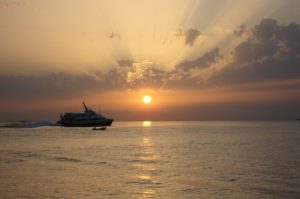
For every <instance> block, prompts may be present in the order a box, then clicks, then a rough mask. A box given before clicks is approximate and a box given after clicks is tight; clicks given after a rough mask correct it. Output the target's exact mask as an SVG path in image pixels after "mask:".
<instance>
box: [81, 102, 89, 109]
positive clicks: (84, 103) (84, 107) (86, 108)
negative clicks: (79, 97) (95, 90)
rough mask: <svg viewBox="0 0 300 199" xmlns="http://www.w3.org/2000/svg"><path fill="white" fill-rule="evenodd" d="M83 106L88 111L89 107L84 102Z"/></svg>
mask: <svg viewBox="0 0 300 199" xmlns="http://www.w3.org/2000/svg"><path fill="white" fill-rule="evenodd" d="M82 105H83V107H84V109H85V110H87V109H88V108H87V106H86V105H85V103H84V101H82Z"/></svg>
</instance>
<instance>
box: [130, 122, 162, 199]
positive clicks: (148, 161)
mask: <svg viewBox="0 0 300 199" xmlns="http://www.w3.org/2000/svg"><path fill="white" fill-rule="evenodd" d="M150 126H151V121H144V122H143V127H150ZM150 130H151V129H150V128H149V129H148V128H147V129H144V132H143V137H142V139H141V141H140V146H141V151H142V154H141V156H140V157H139V158H140V159H141V160H142V162H141V163H140V164H139V165H138V167H139V168H140V169H141V170H140V172H139V173H138V174H137V176H136V177H137V179H138V180H139V181H141V183H143V184H144V185H145V187H143V189H142V190H141V194H142V195H141V197H140V199H142V198H154V197H155V195H156V191H155V190H154V189H152V188H150V187H149V185H152V184H153V183H155V182H156V181H155V176H153V172H154V171H156V170H158V169H159V168H158V167H157V165H156V164H155V162H156V161H157V159H158V156H157V154H156V153H155V150H154V147H155V145H154V143H153V140H152V136H151V133H150Z"/></svg>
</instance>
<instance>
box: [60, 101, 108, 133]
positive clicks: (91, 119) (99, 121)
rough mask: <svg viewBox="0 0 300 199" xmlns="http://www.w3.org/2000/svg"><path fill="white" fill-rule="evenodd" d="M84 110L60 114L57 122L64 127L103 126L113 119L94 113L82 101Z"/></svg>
mask: <svg viewBox="0 0 300 199" xmlns="http://www.w3.org/2000/svg"><path fill="white" fill-rule="evenodd" d="M82 104H83V107H84V111H83V112H79V113H64V114H61V115H60V121H58V124H60V125H61V126H66V127H99V126H100V127H105V126H110V125H111V124H112V123H113V121H114V120H113V119H111V118H106V117H104V116H103V115H101V114H100V113H96V112H95V111H93V110H92V109H90V108H89V107H87V106H86V105H85V103H84V102H82Z"/></svg>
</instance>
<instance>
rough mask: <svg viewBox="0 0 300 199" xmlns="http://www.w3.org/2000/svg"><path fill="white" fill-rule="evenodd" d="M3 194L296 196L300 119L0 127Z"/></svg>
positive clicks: (299, 189) (191, 198)
mask: <svg viewBox="0 0 300 199" xmlns="http://www.w3.org/2000/svg"><path fill="white" fill-rule="evenodd" d="M0 198H4V199H15V198H22V199H35V198H38V199H39V198H41V199H44V198H55V199H65V198H66V199H67V198H71V199H72V198H78V199H83V198H84V199H86V198H87V199H89V198H92V199H93V198H97V199H102V198H103V199H106V198H107V199H131V198H132V199H146V198H147V199H149V198H159V199H199V198H205V199H206V198H207V199H210V198H249V199H253V198H254V199H255V198H259V199H263V198H272V199H274V198H275V199H276V198H295V199H296V198H298V199H299V198H300V122H297V121H276V122H275V121H272V122H262V121H260V122H153V121H152V122H151V121H138V122H114V123H113V126H112V127H109V128H107V129H106V130H103V131H101V130H92V128H64V127H49V126H48V127H47V126H44V127H39V128H0Z"/></svg>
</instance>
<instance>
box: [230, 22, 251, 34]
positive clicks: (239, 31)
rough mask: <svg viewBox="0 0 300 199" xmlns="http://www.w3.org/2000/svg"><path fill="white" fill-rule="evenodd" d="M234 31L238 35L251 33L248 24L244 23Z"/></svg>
mask: <svg viewBox="0 0 300 199" xmlns="http://www.w3.org/2000/svg"><path fill="white" fill-rule="evenodd" d="M233 33H234V34H235V35H237V36H243V35H245V34H247V33H249V31H248V30H247V26H246V25H244V24H243V25H240V27H239V29H237V30H235V31H234V32H233Z"/></svg>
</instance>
